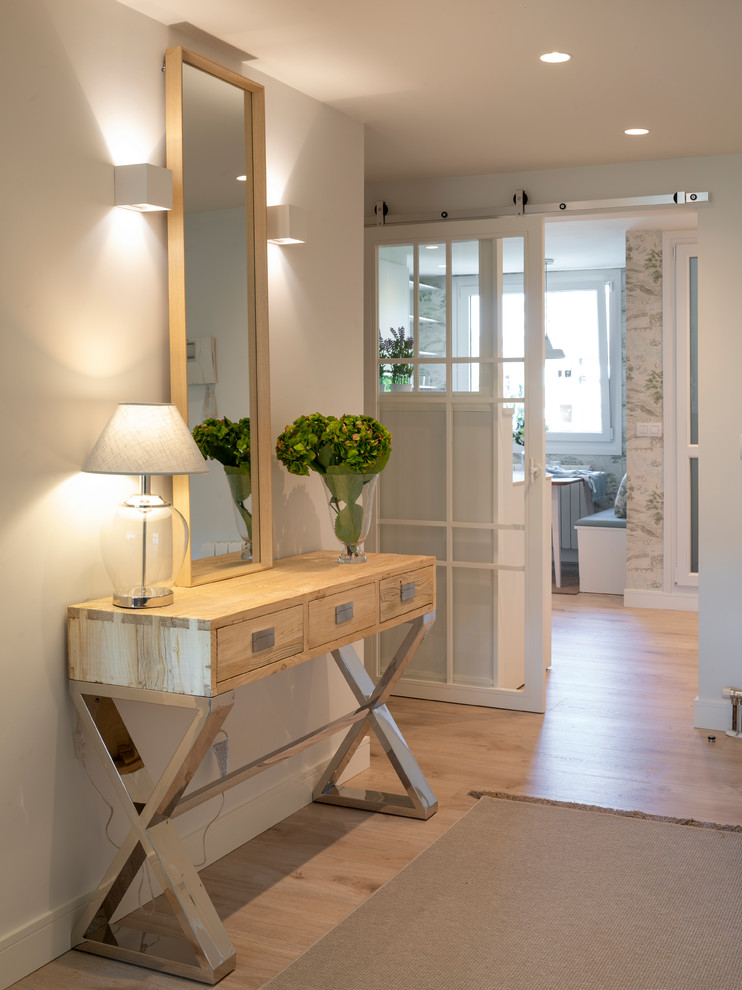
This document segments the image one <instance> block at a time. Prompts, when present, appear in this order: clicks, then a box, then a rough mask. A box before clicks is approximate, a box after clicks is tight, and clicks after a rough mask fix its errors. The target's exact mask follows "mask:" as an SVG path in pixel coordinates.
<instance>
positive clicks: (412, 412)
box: [379, 402, 447, 522]
mask: <svg viewBox="0 0 742 990" xmlns="http://www.w3.org/2000/svg"><path fill="white" fill-rule="evenodd" d="M379 418H380V420H381V422H383V424H384V425H385V426H386V427H387V429H389V431H390V432H391V434H392V454H391V457H390V458H389V463H388V464H387V466H386V467H385V468H384V472H383V474H382V477H381V478H380V484H379V496H380V498H379V503H380V517H381V519H418V520H420V519H431V520H435V521H436V522H439V521H440V522H445V519H446V442H447V438H446V433H447V431H446V411H445V408H441V407H440V406H430V405H428V404H427V403H425V404H422V403H419V402H418V403H416V404H415V405H412V404H411V403H410V404H405V405H402V404H400V405H398V406H392V405H391V403H390V402H385V403H384V404H383V405H382V406H381V408H380V409H379ZM422 479H424V483H423V484H421V480H422Z"/></svg>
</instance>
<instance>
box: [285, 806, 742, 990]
mask: <svg viewBox="0 0 742 990" xmlns="http://www.w3.org/2000/svg"><path fill="white" fill-rule="evenodd" d="M599 810H600V811H605V809H599ZM420 827H421V828H424V827H425V826H424V825H423V824H422V823H421V826H420ZM741 878H742V832H740V831H735V830H726V829H725V828H716V827H714V826H711V827H697V826H695V825H687V824H674V823H671V822H668V821H656V820H651V819H649V818H647V817H629V816H625V815H622V814H621V813H618V814H612V813H597V812H596V811H593V810H582V809H580V808H577V807H575V806H563V805H557V804H550V803H546V802H538V801H537V802H531V801H529V800H528V799H517V800H504V799H493V798H489V797H482V798H481V799H480V800H479V801H478V803H477V804H476V805H475V806H474V807H473V808H472V809H471V811H469V812H468V813H467V814H466V815H465V816H464V817H463V818H462V819H461V820H460V821H459V822H457V824H456V825H454V826H453V827H452V828H451V829H449V831H448V832H446V833H445V834H444V835H443V836H442V837H441V838H440V839H438V840H437V841H436V842H435V843H433V845H432V846H430V847H429V848H428V849H427V850H425V851H424V852H423V853H421V854H420V855H419V856H418V857H417V858H416V859H415V860H414V861H413V862H412V863H410V865H409V866H407V867H406V868H405V869H404V870H402V871H401V873H399V874H398V875H397V876H396V877H394V878H393V879H392V880H390V881H389V883H387V884H386V885H385V886H384V887H382V888H381V889H380V890H378V891H377V892H376V893H375V894H374V895H372V897H370V898H369V899H368V901H366V902H365V903H364V904H363V905H361V907H359V908H358V909H357V910H356V911H355V912H354V913H353V914H352V915H350V916H349V917H348V918H346V919H345V920H344V921H343V922H341V923H340V924H339V925H338V926H337V927H336V928H334V929H333V930H332V931H331V932H329V933H328V934H327V935H326V936H325V937H324V938H323V939H322V940H321V941H320V942H318V943H317V944H316V945H315V946H314V947H313V948H311V949H310V950H309V951H308V952H306V953H305V954H304V955H303V956H302V957H301V958H300V959H298V960H297V961H296V962H295V963H294V964H293V965H291V966H290V967H289V968H288V969H287V970H285V971H284V972H283V973H282V974H280V975H279V976H278V977H276V978H275V979H274V980H273V981H271V982H270V983H269V984H268V985H267V987H268V988H270V990H739V988H740V987H741V986H742V937H741V936H742V879H741Z"/></svg>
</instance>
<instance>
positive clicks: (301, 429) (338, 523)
mask: <svg viewBox="0 0 742 990" xmlns="http://www.w3.org/2000/svg"><path fill="white" fill-rule="evenodd" d="M391 452H392V435H391V433H390V432H389V430H387V428H386V427H385V426H382V424H381V423H379V422H378V421H377V420H375V419H372V418H371V417H370V416H351V415H345V416H341V417H340V418H339V419H338V418H337V417H335V416H323V415H322V414H321V413H312V415H311V416H299V418H298V419H296V420H294V422H293V423H292V424H291V426H287V427H286V429H285V430H284V431H283V433H282V434H281V435H280V436H279V438H278V441H277V443H276V457H277V458H278V460H279V461H280V462H281V463H282V464H283V465H284V467H286V468H287V470H288V471H289V472H290V473H291V474H305V475H306V474H309V472H310V470H311V471H316V472H317V473H318V474H320V475H322V478H323V480H324V482H325V485H326V487H327V490H328V492H329V495H330V500H329V505H330V516H331V519H332V522H333V527H334V530H335V536H336V537H337V538H338V540H340V542H341V543H342V544H343V552H342V553H341V554H340V556H339V557H338V561H339V562H340V563H355V562H359V561H360V562H362V561H364V560H366V555H365V553H364V551H363V541H364V540H365V538H366V534H367V530H368V524H369V522H370V518H371V512H370V505H371V503H372V501H373V492H374V490H375V486H376V477H377V475H378V474H379V472H380V471H382V470H383V469H384V467H385V465H386V463H387V461H388V460H389V455H390V453H391Z"/></svg>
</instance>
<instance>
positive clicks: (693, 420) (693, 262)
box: [688, 258, 698, 444]
mask: <svg viewBox="0 0 742 990" xmlns="http://www.w3.org/2000/svg"><path fill="white" fill-rule="evenodd" d="M688 261H689V270H688V283H689V295H690V299H689V314H688V316H689V326H688V334H689V338H690V339H689V344H690V355H689V369H688V370H689V378H690V381H689V399H690V402H689V405H690V409H689V413H690V442H691V443H692V444H697V443H698V258H689V259H688Z"/></svg>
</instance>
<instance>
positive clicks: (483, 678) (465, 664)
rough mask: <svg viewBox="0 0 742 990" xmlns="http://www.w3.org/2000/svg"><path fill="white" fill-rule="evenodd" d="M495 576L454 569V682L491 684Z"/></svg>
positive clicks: (488, 573)
mask: <svg viewBox="0 0 742 990" xmlns="http://www.w3.org/2000/svg"><path fill="white" fill-rule="evenodd" d="M494 579H495V575H494V573H493V572H492V571H483V570H471V569H468V568H458V567H457V568H454V570H453V608H454V613H455V615H456V626H455V629H454V642H453V682H454V684H467V685H476V686H478V687H494V684H495V676H494V664H493V660H494V656H493V653H494V651H493V632H494V604H495V589H494Z"/></svg>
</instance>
